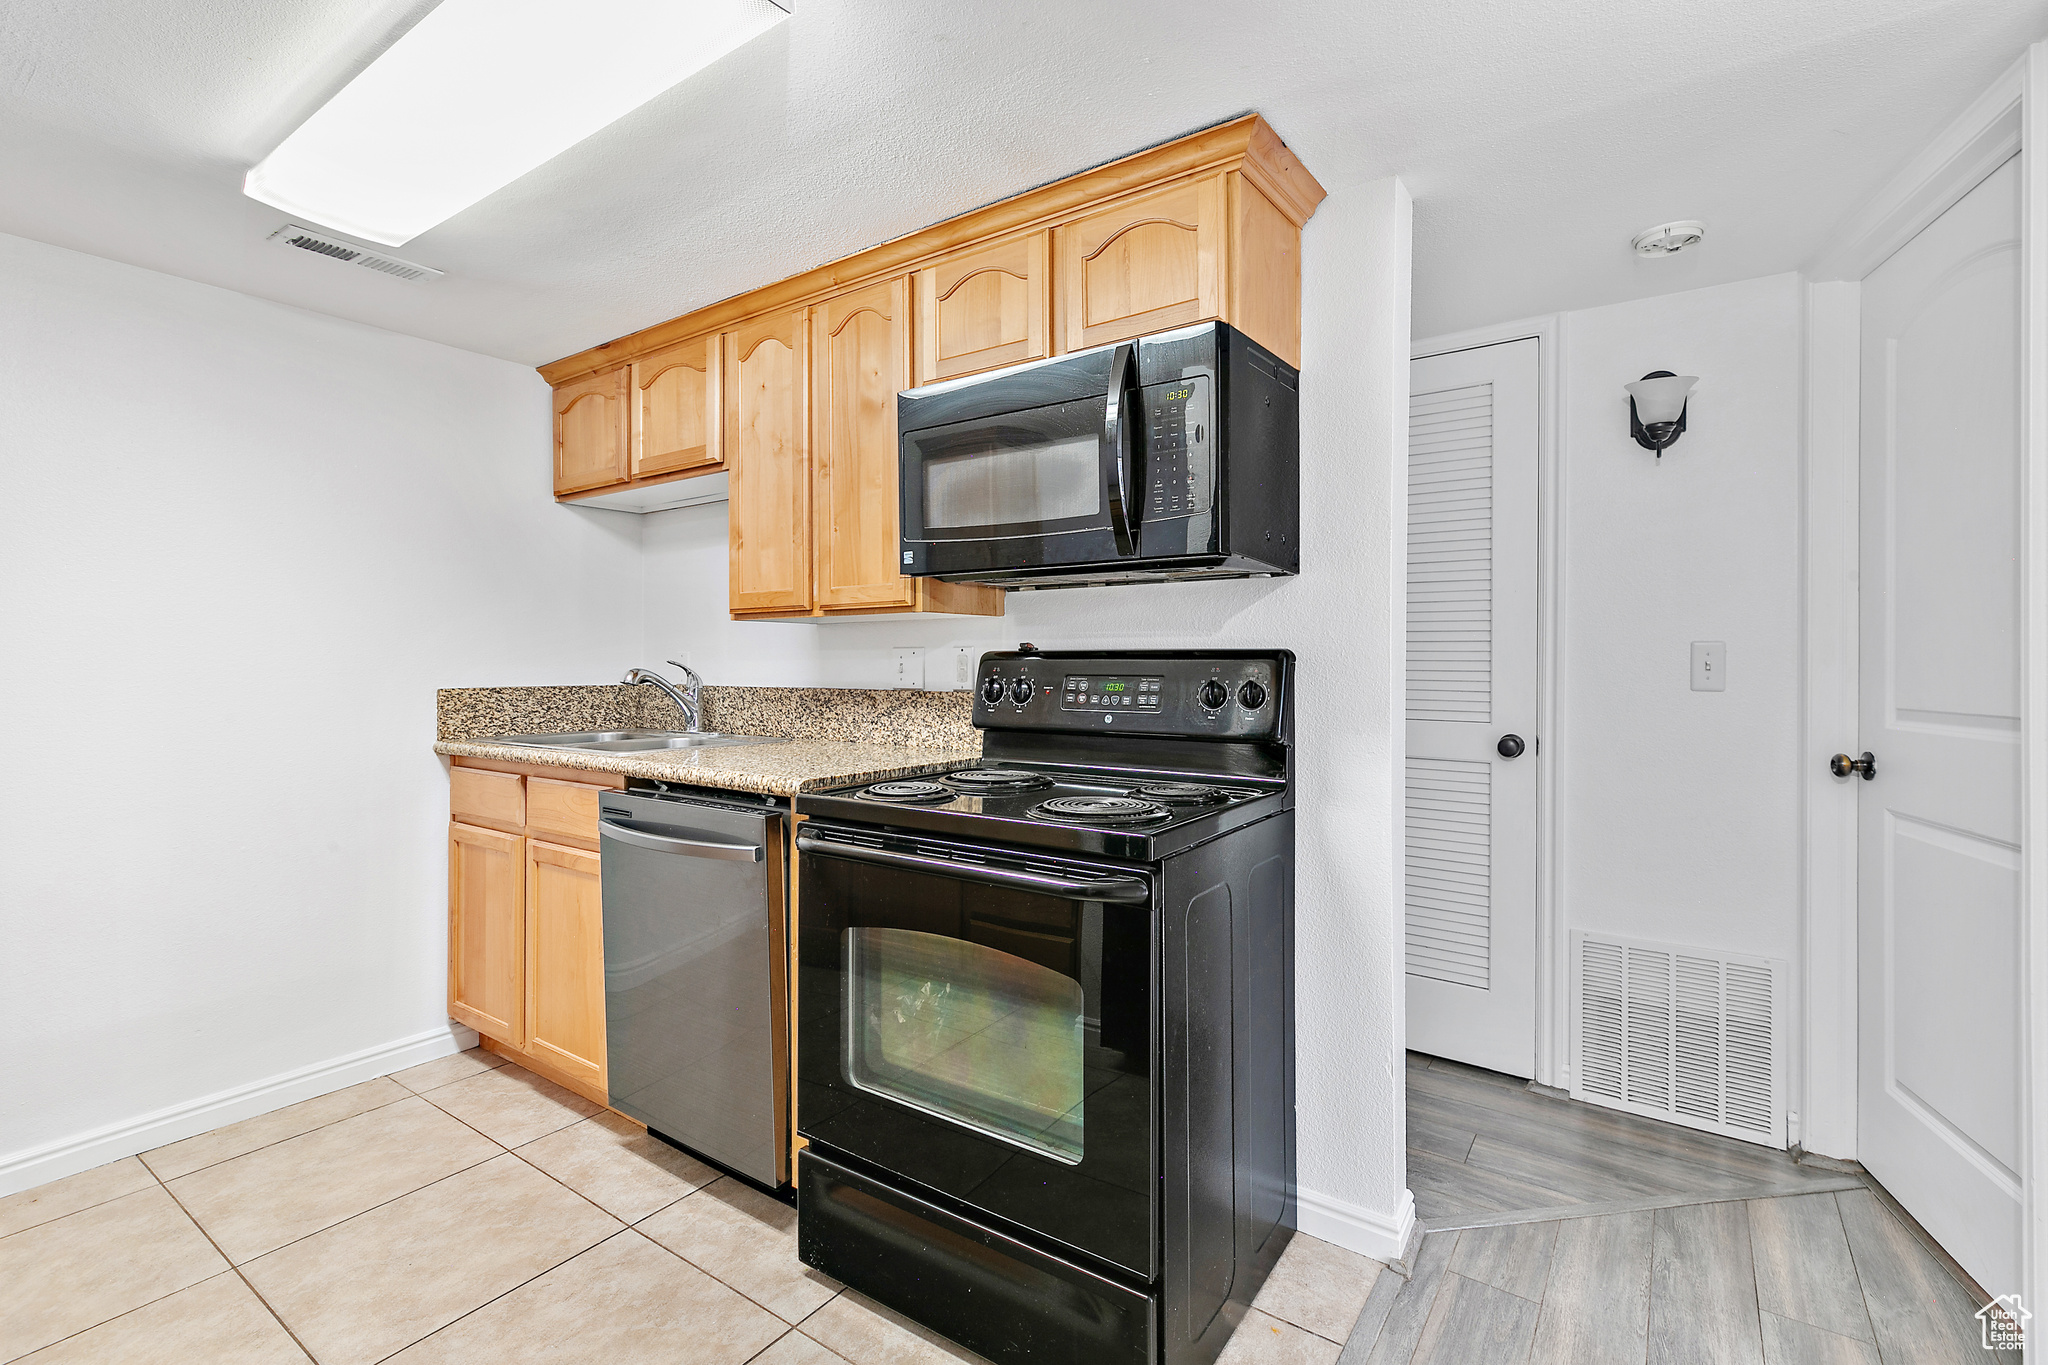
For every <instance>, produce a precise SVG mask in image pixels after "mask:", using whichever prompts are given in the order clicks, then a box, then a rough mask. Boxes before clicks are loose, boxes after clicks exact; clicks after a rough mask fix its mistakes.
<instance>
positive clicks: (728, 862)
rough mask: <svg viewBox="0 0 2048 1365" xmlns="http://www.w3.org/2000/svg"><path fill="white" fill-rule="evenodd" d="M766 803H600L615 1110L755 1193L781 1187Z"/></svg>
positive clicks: (773, 913) (691, 799) (775, 903)
mask: <svg viewBox="0 0 2048 1365" xmlns="http://www.w3.org/2000/svg"><path fill="white" fill-rule="evenodd" d="M767 800H768V799H767V798H760V797H757V798H754V799H753V800H752V801H748V800H747V799H746V798H744V797H739V798H734V799H730V800H727V799H722V798H717V797H710V796H704V795H700V794H698V793H696V792H689V793H670V792H656V791H643V790H638V789H635V790H631V791H623V792H606V793H605V794H604V796H603V797H602V798H601V799H600V802H599V812H600V814H599V818H598V835H599V849H600V852H601V855H602V857H603V859H604V1015H605V1040H606V1041H605V1046H606V1051H607V1054H608V1055H607V1063H608V1066H609V1070H610V1074H609V1077H608V1080H609V1084H610V1088H611V1102H612V1106H613V1107H614V1108H616V1109H618V1110H619V1111H620V1112H621V1113H625V1114H630V1115H632V1116H633V1117H634V1118H636V1119H639V1120H640V1121H641V1122H642V1123H644V1124H646V1125H647V1126H648V1127H649V1128H651V1129H653V1130H654V1131H655V1132H657V1133H659V1134H661V1135H662V1136H664V1137H667V1138H670V1139H672V1140H674V1141H675V1142H677V1143H679V1144H681V1145H682V1146H684V1147H687V1148H689V1149H690V1150H692V1151H695V1152H698V1153H700V1154H702V1155H704V1156H707V1157H710V1158H711V1159H712V1160H713V1161H716V1162H718V1163H719V1164H721V1165H723V1166H727V1167H730V1168H731V1169H733V1170H735V1171H738V1172H740V1173H741V1174H743V1175H746V1176H750V1177H752V1178H753V1179H755V1180H758V1181H760V1182H761V1183H762V1184H764V1185H768V1186H771V1187H772V1186H779V1185H784V1184H787V1183H788V1181H789V1102H788V1096H789V1075H788V1056H789V1051H788V1044H787V1038H788V1018H789V1010H788V1000H789V996H788V990H787V975H788V972H787V967H788V960H789V959H788V940H787V937H786V925H785V916H784V909H783V905H784V902H783V875H784V874H783V866H784V857H785V855H784V852H783V838H782V834H783V814H782V811H781V810H780V809H779V808H778V807H775V806H772V805H769V804H767Z"/></svg>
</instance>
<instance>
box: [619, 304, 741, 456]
mask: <svg viewBox="0 0 2048 1365" xmlns="http://www.w3.org/2000/svg"><path fill="white" fill-rule="evenodd" d="M719 360H720V354H719V344H718V337H717V335H716V334H715V333H714V334H712V335H709V336H701V337H692V338H691V339H690V340H688V341H682V342H678V343H676V344H675V345H673V346H664V347H662V348H661V349H660V350H658V351H655V352H653V353H651V354H649V355H645V356H642V357H641V358H640V359H638V360H636V361H634V362H633V477H634V478H636V479H645V478H648V477H650V476H653V475H657V474H675V473H679V472H681V471H683V470H692V469H709V468H711V467H713V466H716V465H718V464H720V463H722V462H723V461H724V459H725V445H724V443H723V442H722V441H721V440H720V427H721V423H722V418H723V413H722V412H721V411H720V406H721V405H720V402H719V391H718V372H719Z"/></svg>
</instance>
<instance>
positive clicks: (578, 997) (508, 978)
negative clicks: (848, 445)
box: [448, 764, 624, 1104]
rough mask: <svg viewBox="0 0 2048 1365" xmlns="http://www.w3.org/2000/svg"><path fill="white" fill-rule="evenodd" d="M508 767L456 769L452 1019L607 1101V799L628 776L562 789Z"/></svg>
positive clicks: (451, 832)
mask: <svg viewBox="0 0 2048 1365" xmlns="http://www.w3.org/2000/svg"><path fill="white" fill-rule="evenodd" d="M510 766H513V765H502V766H501V769H500V770H488V769H482V768H476V767H465V766H461V765H460V764H458V765H457V766H456V767H455V768H454V769H453V770H452V772H451V775H450V784H449V796H450V807H451V812H452V814H453V816H454V819H453V821H452V822H451V823H450V824H449V827H448V1016H449V1017H450V1018H451V1019H454V1020H456V1021H457V1022H459V1023H463V1024H467V1025H468V1026H469V1027H471V1028H473V1029H475V1030H476V1031H477V1032H478V1033H479V1034H481V1035H483V1037H484V1038H485V1040H486V1046H488V1047H489V1048H490V1049H491V1050H492V1051H494V1052H499V1053H502V1054H504V1055H506V1056H508V1057H511V1058H513V1059H514V1060H516V1061H518V1062H519V1063H520V1064H521V1065H523V1066H525V1067H527V1068H528V1069H529V1070H532V1071H536V1072H538V1073H540V1074H541V1075H543V1076H545V1077H547V1078H548V1079H549V1080H552V1081H555V1082H557V1083H559V1084H561V1085H564V1086H566V1087H568V1088H569V1089H571V1090H574V1091H576V1092H577V1093H578V1094H580V1095H582V1096H584V1097H585V1098H586V1099H590V1100H594V1101H596V1102H597V1103H599V1104H603V1103H606V1102H607V1098H608V1097H607V1093H606V1088H605V1026H604V897H603V887H602V878H601V876H600V867H601V862H600V859H599V857H598V852H597V797H598V794H599V793H600V792H601V791H603V790H605V789H606V788H608V787H610V788H616V787H620V786H623V785H624V779H622V778H616V777H608V776H606V775H602V774H596V773H591V774H579V776H588V777H591V778H593V779H596V780H595V781H592V782H564V781H561V780H560V779H559V778H553V777H541V776H538V775H534V774H531V773H520V772H510V771H503V770H502V767H510ZM478 820H489V821H490V822H491V823H492V824H495V825H497V826H498V828H495V829H492V828H485V827H484V826H483V825H481V824H476V823H472V822H473V821H478Z"/></svg>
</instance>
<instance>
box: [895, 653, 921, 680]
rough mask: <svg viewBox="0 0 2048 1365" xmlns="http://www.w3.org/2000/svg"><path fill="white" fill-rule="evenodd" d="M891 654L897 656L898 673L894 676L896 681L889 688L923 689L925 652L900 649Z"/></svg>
mask: <svg viewBox="0 0 2048 1365" xmlns="http://www.w3.org/2000/svg"><path fill="white" fill-rule="evenodd" d="M891 652H892V653H894V654H895V656H896V672H895V675H894V676H895V679H896V680H895V681H894V682H892V683H890V684H889V686H891V687H915V688H922V687H923V686H924V651H923V650H921V649H904V648H898V649H895V650H893V651H891Z"/></svg>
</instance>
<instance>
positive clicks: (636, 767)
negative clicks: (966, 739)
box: [434, 739, 980, 796]
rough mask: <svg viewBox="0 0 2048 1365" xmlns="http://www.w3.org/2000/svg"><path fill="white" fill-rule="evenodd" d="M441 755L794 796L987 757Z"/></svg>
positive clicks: (855, 749) (757, 752)
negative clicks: (849, 783)
mask: <svg viewBox="0 0 2048 1365" xmlns="http://www.w3.org/2000/svg"><path fill="white" fill-rule="evenodd" d="M434 752H435V753H437V754H446V755H448V756H449V757H451V758H483V759H493V760H496V761H498V762H501V763H527V764H532V765H533V766H535V767H541V768H565V769H571V770H575V771H581V772H597V773H619V774H622V775H624V776H626V777H651V778H659V779H661V780H662V781H665V782H686V783H689V784H691V785H693V786H699V787H720V788H723V789H725V790H727V791H743V792H758V793H761V794H763V795H767V796H794V795H796V794H797V793H798V792H803V791H817V790H819V789H821V788H824V787H837V786H840V785H843V784H845V783H848V782H884V781H887V780H888V779H890V778H892V777H915V776H918V775H920V774H923V773H933V772H942V771H944V770H946V769H948V768H960V767H965V766H966V765H968V764H970V763H972V762H974V761H975V759H977V758H979V757H980V755H979V754H977V753H976V752H975V751H973V750H971V749H956V748H935V747H932V746H929V745H910V744H874V743H863V742H859V741H849V740H840V739H791V740H786V741H784V742H782V743H779V744H735V745H731V746H729V747H726V748H719V749H659V750H656V751H655V752H653V753H644V754H606V753H589V752H585V751H583V750H579V749H529V748H526V747H524V746H521V745H516V744H486V743H480V742H478V741H476V740H450V739H444V740H438V741H436V742H435V744H434Z"/></svg>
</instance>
